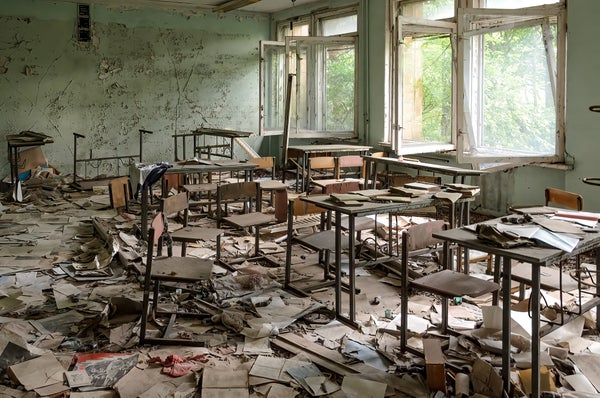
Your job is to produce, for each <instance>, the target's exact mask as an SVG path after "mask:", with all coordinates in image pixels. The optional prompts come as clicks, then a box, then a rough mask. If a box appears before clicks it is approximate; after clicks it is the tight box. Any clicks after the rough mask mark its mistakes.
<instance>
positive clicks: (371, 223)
mask: <svg viewBox="0 0 600 398" xmlns="http://www.w3.org/2000/svg"><path fill="white" fill-rule="evenodd" d="M340 224H341V226H342V229H344V230H348V228H349V224H350V218H349V217H343V218H342V219H341V220H340ZM383 226H385V224H384V223H382V222H381V221H379V220H378V221H377V222H375V220H374V219H372V218H371V217H366V216H360V217H356V218H355V219H354V230H355V231H370V230H373V229H376V228H379V227H383Z"/></svg>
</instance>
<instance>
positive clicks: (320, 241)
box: [296, 229, 349, 251]
mask: <svg viewBox="0 0 600 398" xmlns="http://www.w3.org/2000/svg"><path fill="white" fill-rule="evenodd" d="M296 242H298V243H300V244H301V245H304V246H307V247H309V248H311V249H313V250H330V251H335V230H333V229H328V230H325V231H319V232H315V233H314V234H309V235H305V236H300V237H297V238H296ZM341 243H342V250H348V247H349V244H348V237H347V236H342V242H341Z"/></svg>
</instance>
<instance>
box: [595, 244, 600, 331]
mask: <svg viewBox="0 0 600 398" xmlns="http://www.w3.org/2000/svg"><path fill="white" fill-rule="evenodd" d="M599 269H600V250H596V278H598V275H599V274H598V272H600V271H598V270H599ZM596 296H598V297H600V283H596ZM596 330H598V331H600V305H598V306H597V307H596Z"/></svg>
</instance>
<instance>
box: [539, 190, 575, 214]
mask: <svg viewBox="0 0 600 398" xmlns="http://www.w3.org/2000/svg"><path fill="white" fill-rule="evenodd" d="M544 195H545V197H546V206H548V205H550V204H554V205H558V206H561V207H567V208H569V209H573V210H577V211H581V210H583V197H582V196H581V195H579V194H576V193H573V192H568V191H563V190H562V189H558V188H551V187H547V188H546V189H545V191H544Z"/></svg>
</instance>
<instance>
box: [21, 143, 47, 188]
mask: <svg viewBox="0 0 600 398" xmlns="http://www.w3.org/2000/svg"><path fill="white" fill-rule="evenodd" d="M36 167H48V160H47V159H46V156H44V152H43V151H42V147H41V146H34V147H32V148H28V149H24V150H22V151H19V154H18V157H17V172H18V173H19V180H21V181H23V180H25V179H27V178H28V177H29V175H30V173H29V171H31V170H33V169H35V168H36Z"/></svg>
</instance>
